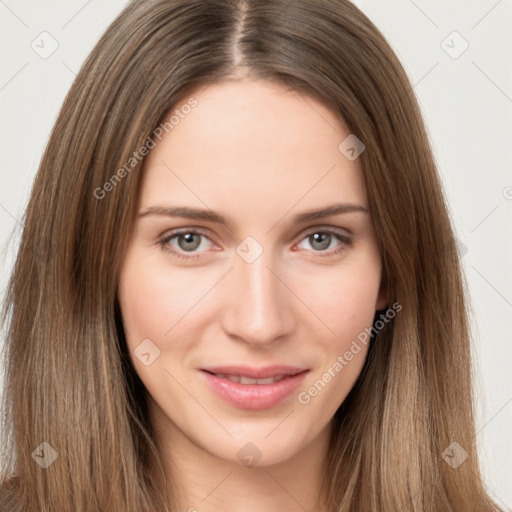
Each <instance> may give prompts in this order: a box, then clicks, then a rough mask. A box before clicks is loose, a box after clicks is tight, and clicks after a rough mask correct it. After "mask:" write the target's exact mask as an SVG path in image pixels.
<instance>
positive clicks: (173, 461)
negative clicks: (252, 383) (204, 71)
mask: <svg viewBox="0 0 512 512" xmlns="http://www.w3.org/2000/svg"><path fill="white" fill-rule="evenodd" d="M193 96H194V98H195V99H196V100H197V106H196V107H195V108H194V109H193V110H192V111H191V112H190V113H189V114H188V115H187V116H185V117H184V118H183V119H180V122H179V124H178V125H177V126H175V127H174V128H173V130H172V131H171V132H170V133H169V134H167V135H165V136H164V137H163V139H162V141H161V142H159V143H158V144H157V146H156V147H155V148H154V149H153V150H151V152H150V154H149V155H148V156H147V158H146V161H145V163H144V176H143V181H142V185H141V190H140V201H139V206H138V212H139V213H140V214H142V213H146V214H145V215H142V216H139V217H138V219H137V222H136V227H135V230H134V233H133V236H132V238H131V240H130V244H129V248H128V250H127V253H126V255H125V259H124V262H123V265H122V269H121V275H120V284H119V301H120V305H121V310H122V314H123V321H124V326H125V330H126V335H127V341H128V345H129V348H130V351H131V355H132V361H133V365H134V367H135V369H136V371H137V373H138V375H139V376H140V378H141V380H142V381H143V383H144V385H145V386H146V388H147V390H148V391H149V394H150V400H149V410H150V415H151V420H152V423H153V424H154V426H155V431H156V434H157V441H158V444H159V447H160V449H161V450H162V454H163V459H164V463H165V466H166V470H167V471H168V474H169V475H171V473H172V482H173V484H174V485H175V486H176V487H177V488H178V489H179V496H178V503H177V507H176V510H183V511H187V510H188V511H190V512H192V511H194V510H197V511H200V512H213V511H218V510H222V511H223V512H234V511H240V510H244V511H246V512H253V511H258V512H259V511H261V510H265V511H267V512H273V511H279V512H282V511H283V510H287V511H290V512H293V511H304V510H308V511H319V510H320V507H319V505H318V503H319V500H320V484H321V481H322V477H323V472H324V463H325V457H326V456H327V453H328V449H329V446H328V440H329V433H330V429H331V425H332V418H333V416H334V413H335V412H336V410H337V408H338V407H339V406H340V404H341V403H342V402H343V401H344V399H345V397H346V396H347V394H348V392H349V391H350V389H351V388H352V386H353V384H354V382H355V380H356V379H357V377H358V375H359V373H360V371H361V369H362V366H363V363H364V359H365V356H366V353H367V347H363V349H362V350H361V351H359V352H358V353H357V354H355V355H354V356H353V358H351V360H350V361H346V364H344V365H343V368H342V370H340V371H334V370H333V365H334V363H335V362H336V361H337V360H338V361H339V359H337V358H338V356H339V355H343V354H345V353H346V352H347V350H349V348H350V346H351V343H352V342H353V340H355V339H356V338H357V336H358V334H360V333H361V332H362V331H364V329H365V328H369V327H371V325H372V321H373V317H374V314H375V311H376V310H377V309H381V308H383V307H385V304H386V302H385V296H384V293H383V291H382V290H381V286H380V284H381V258H380V254H379V249H378V245H377V239H376V234H375V231H374V228H373V225H372V222H371V216H370V213H369V212H368V211H362V209H366V210H369V207H368V200H367V195H366V190H365V185H364V180H363V175H362V171H361V166H360V162H359V160H358V159H356V160H354V161H350V160H349V159H347V158H346V157H345V155H344V154H342V153H341V152H340V151H339V149H338V146H339V144H340V143H341V142H342V141H343V140H344V139H345V138H346V137H347V136H348V135H349V132H348V131H347V130H346V128H345V127H344V126H343V124H342V123H341V122H340V121H339V119H338V118H337V117H336V116H335V114H334V113H332V112H331V111H330V110H329V109H327V108H326V107H325V106H324V105H322V104H321V103H319V102H317V101H316V100H314V99H312V98H310V97H304V96H301V95H299V94H297V93H296V92H293V91H289V90H286V89H284V88H281V87H280V86H277V85H275V84H270V83H268V82H261V81H254V80H249V79H243V80H240V81H226V82H222V83H219V84H215V85H210V86H208V87H206V88H203V89H201V90H198V91H197V93H195V94H194V95H193ZM339 203H344V204H350V205H357V206H359V207H362V208H361V209H360V210H357V209H355V210H353V211H347V212H344V213H338V214H336V215H330V216H327V217H323V218H317V219H310V220H306V221H302V222H296V221H295V220H294V218H295V216H296V215H298V214H301V213H304V212H308V211H311V210H320V209H323V208H326V207H328V206H330V205H333V204H339ZM175 206H186V207H190V208H201V209H206V210H208V211H210V212H211V211H214V212H216V213H218V214H220V215H222V216H223V217H225V218H226V219H227V220H228V222H229V224H228V225H227V226H226V225H223V224H220V223H216V222H213V221H211V220H204V219H187V218H178V217H171V216H169V215H165V214H161V213H148V209H149V208H152V207H162V208H163V209H165V208H169V207H175ZM178 229H179V230H180V234H181V236H177V235H176V234H175V233H174V235H175V236H174V237H173V238H169V237H171V236H172V235H173V230H178ZM197 229H200V230H201V232H200V233H197ZM332 231H334V233H331V234H329V232H332ZM190 232H192V234H190V235H188V238H186V237H185V234H186V233H190ZM193 233H197V234H196V235H195V236H194V235H193ZM314 233H319V234H318V235H316V238H315V237H314V236H313V235H314ZM322 233H323V238H322ZM336 235H339V236H340V237H341V238H338V237H337V236H336ZM246 237H252V239H250V240H249V244H248V245H243V244H242V245H240V244H241V242H243V241H245V242H247V240H245V239H246ZM163 238H167V239H166V240H163V241H162V243H159V240H161V239H163ZM254 241H255V242H256V243H254ZM240 247H244V248H245V249H246V251H245V252H243V251H242V252H240V250H239V251H238V252H237V248H238V249H240ZM260 250H261V251H262V252H261V254H260V253H259V251H260ZM177 254H179V255H181V256H182V257H184V258H185V259H180V258H179V257H178V256H177ZM254 255H257V257H256V258H255V259H254V260H253V261H250V262H249V261H248V259H250V258H248V257H247V256H249V257H250V256H254ZM143 340H150V342H149V344H147V343H148V342H145V343H146V344H147V345H145V347H146V349H147V350H150V352H151V354H156V352H155V350H158V351H159V354H158V357H156V358H155V359H154V361H153V362H152V363H151V364H149V365H145V364H143V363H142V362H141V360H140V359H139V357H137V356H135V355H134V352H133V351H134V350H135V349H136V348H137V347H138V346H139V345H140V344H141V342H143ZM148 347H149V348H148ZM147 350H146V352H147ZM152 357H154V355H152ZM276 364H283V365H291V366H294V367H299V368H303V369H306V370H308V371H307V372H306V373H305V377H304V379H303V381H302V382H301V384H300V385H299V387H298V388H297V389H296V390H294V391H293V392H292V393H291V394H290V395H289V396H287V397H286V398H285V399H283V400H282V401H280V402H279V403H277V404H275V405H273V406H271V407H267V408H260V409H256V410H254V409H250V408H246V407H243V406H235V405H233V404H232V403H229V402H227V401H226V400H225V399H223V398H221V397H220V396H219V395H218V394H216V393H215V392H214V391H212V389H211V388H210V386H209V385H208V384H207V383H206V381H205V379H204V378H203V377H204V372H202V371H201V369H202V368H204V367H206V366H226V365H246V366H251V367H254V368H261V367H265V366H269V365H276ZM329 369H330V376H331V378H330V379H329V378H328V377H326V376H325V373H326V372H329ZM319 380H320V381H322V383H323V384H324V385H323V386H321V387H320V391H317V392H316V393H315V392H314V390H313V391H311V392H309V391H308V390H310V389H311V387H312V386H314V384H315V383H316V382H318V381H319ZM301 393H302V394H301ZM300 397H302V398H303V399H302V401H301V400H300ZM304 397H306V398H307V397H309V400H308V401H307V400H305V399H304ZM306 401H307V403H305V402H306ZM248 443H250V444H248ZM247 455H249V459H248V458H247ZM256 459H257V461H256V464H255V465H250V464H251V463H248V462H247V461H248V460H252V461H253V462H254V461H255V460H256ZM169 478H170V476H169Z"/></svg>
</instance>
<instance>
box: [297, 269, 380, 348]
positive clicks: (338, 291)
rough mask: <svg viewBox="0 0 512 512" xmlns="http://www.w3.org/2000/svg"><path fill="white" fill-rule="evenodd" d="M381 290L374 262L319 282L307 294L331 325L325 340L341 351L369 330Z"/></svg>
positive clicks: (378, 274) (337, 273) (314, 306)
mask: <svg viewBox="0 0 512 512" xmlns="http://www.w3.org/2000/svg"><path fill="white" fill-rule="evenodd" d="M379 289H380V265H379V264H378V261H377V262H376V261H374V260H373V259H371V260H367V261H366V262H361V264H357V265H347V266H345V267H343V268H340V269H339V270H337V271H335V272H332V273H331V274H329V275H326V276H325V277H323V278H321V279H316V280H315V281H314V284H313V285H312V286H311V285H310V287H309V290H308V292H307V294H306V295H305V296H306V297H307V299H308V304H310V305H311V309H312V310H313V311H314V312H315V313H316V314H317V315H318V316H319V317H320V318H321V319H322V320H323V322H324V323H325V324H326V325H327V326H328V328H329V329H328V333H329V334H330V335H328V336H327V338H326V341H327V344H328V345H329V346H332V345H338V348H340V347H342V346H344V345H345V344H346V343H349V344H350V341H351V340H352V339H353V338H355V337H357V335H358V334H359V333H360V332H361V331H363V330H364V329H365V328H366V327H370V326H371V325H372V322H373V318H374V315H375V310H376V304H377V300H378V296H379Z"/></svg>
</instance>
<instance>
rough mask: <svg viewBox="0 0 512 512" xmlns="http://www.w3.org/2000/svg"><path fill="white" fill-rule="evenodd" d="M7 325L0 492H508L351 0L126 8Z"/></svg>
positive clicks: (406, 156)
mask: <svg viewBox="0 0 512 512" xmlns="http://www.w3.org/2000/svg"><path fill="white" fill-rule="evenodd" d="M178 219H181V220H178ZM326 242H327V243H326ZM317 244H319V245H317ZM7 318H9V324H8V331H7V336H6V351H5V357H6V377H5V379H6V380H5V386H4V387H5V397H4V402H5V403H4V409H3V410H4V411H6V421H5V426H4V428H3V435H4V442H3V443H2V446H3V447H4V458H5V459H4V460H5V461H6V463H5V464H4V467H3V468H2V469H3V474H2V481H3V482H4V485H3V490H2V496H1V498H0V509H1V510H24V511H32V510H34V511H35V510H68V509H73V510H84V511H85V510H87V511H92V510H98V511H105V510H109V511H110V510H112V511H114V510H115V511H117V510H119V511H139V510H145V511H157V510H158V511H161V510H169V511H175V510H189V511H193V510H199V511H212V510H226V511H229V510H239V509H242V510H246V511H251V510H267V511H272V510H277V509H279V510H283V509H285V510H290V511H292V510H315V511H329V512H331V511H368V510H378V511H384V512H387V511H396V510H403V511H405V510H410V511H427V510H428V511H431V510H436V511H440V510H447V511H448V510H449V511H468V510H475V511H476V510H478V511H482V510H488V511H492V510H499V509H498V507H497V506H496V505H495V504H494V503H493V502H492V500H491V499H490V498H489V497H488V496H487V494H486V492H485V489H484V487H483V484H482V481H481V477H480V475H479V466H478V462H477V453H476V448H475V443H474V436H475V428H474V419H473V410H472V395H471V368H470V354H469V332H468V319H467V313H466V309H465V302H464V288H463V279H462V275H461V270H460V266H459V262H458V257H457V251H456V246H455V242H454V236H453V231H452V228H451V225H450V220H449V217H448V214H447V208H446V205H445V200H444V198H443V194H442V190H441V186H440V181H439V177H438V175H437V171H436V168H435V164H434V161H433V158H432V154H431V149H430V146H429V142H428V139H427V135H426V132H425V128H424V125H423V121H422V119H421V115H420V111H419V108H418V105H417V102H416V100H415V98H414V96H413V93H412V88H411V86H410V84H409V82H408V79H407V77H406V75H405V72H404V70H403V69H402V67H401V66H400V64H399V62H398V60H397V58H396V56H395V55H394V54H393V52H392V50H391V49H390V47H389V45H388V44H387V43H386V41H385V40H384V38H383V37H382V35H381V34H380V32H379V31H378V30H377V28H376V27H375V26H374V25H373V24H372V23H371V22H370V21H369V20H368V19H367V18H366V17H365V16H364V15H363V14H362V13H361V12H360V11H359V10H358V9H357V8H356V7H355V6H353V5H352V4H350V3H349V2H345V1H327V0H322V1H320V0H315V1H304V2H303V1H294V2H283V1H267V2H255V1H254V2H253V1H238V2H227V1H220V0H208V1H200V0H188V1H179V2H178V1H164V0H162V1H147V0H146V1H142V0H139V1H133V2H131V3H130V4H129V5H128V6H127V8H126V9H125V10H124V11H123V12H122V13H121V14H120V15H119V17H118V18H117V19H116V20H115V21H114V23H113V24H112V25H111V26H110V28H109V29H108V30H107V32H106V33H105V35H104V36H103V37H102V39H101V40H100V42H99V43H98V44H97V46H96V48H95V49H94V50H93V52H92V53H91V55H90V56H89V58H88V59H87V61H86V63H85V64H84V66H83V68H82V70H81V71H80V73H79V75H78V76H77V79H76V81H75V83H74V85H73V86H72V88H71V90H70V92H69V94H68V97H67V98H66V101H65V103H64V105H63V107H62V111H61V113H60V115H59V117H58V119H57V122H56V124H55V128H54V130H53V133H52V135H51V138H50V141H49V144H48V147H47V149H46V152H45V154H44V157H43V160H42V162H41V166H40V169H39V172H38V174H37V177H36V180H35V183H34V187H33V191H32V195H31V199H30V203H29V205H28V208H27V212H26V220H25V226H24V233H23V238H22V242H21V246H20V249H19V255H18V259H17V261H16V265H15V269H14V272H13V276H12V280H11V283H10V288H9V294H8V299H7V306H6V309H5V313H4V319H7Z"/></svg>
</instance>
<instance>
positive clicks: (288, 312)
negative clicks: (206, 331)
mask: <svg viewBox="0 0 512 512" xmlns="http://www.w3.org/2000/svg"><path fill="white" fill-rule="evenodd" d="M272 263H273V262H272V258H271V255H270V251H263V253H262V254H261V255H260V256H259V257H258V258H257V259H256V260H255V261H253V262H252V263H248V262H246V261H245V260H244V259H242V258H241V257H239V256H235V262H234V268H233V270H232V271H231V272H229V274H228V276H226V279H225V282H224V286H225V295H224V297H226V300H225V302H224V304H223V306H224V307H223V308H221V313H220V314H221V315H222V316H221V322H222V326H223V329H224V331H225V332H226V333H227V334H228V335H229V336H231V337H232V338H237V339H239V340H242V341H244V342H246V343H248V344H250V345H266V344H269V343H271V342H272V341H274V340H276V339H278V338H281V339H284V338H285V337H286V336H289V335H290V334H291V333H292V332H293V330H294V329H295V317H296V316H295V315H294V306H296V304H294V303H293V301H294V295H293V292H292V291H291V290H290V289H289V288H287V286H286V284H285V283H286V279H285V276H284V275H280V274H282V272H280V271H279V267H277V266H276V265H273V264H272ZM273 267H274V268H273Z"/></svg>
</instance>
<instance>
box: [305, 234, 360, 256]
mask: <svg viewBox="0 0 512 512" xmlns="http://www.w3.org/2000/svg"><path fill="white" fill-rule="evenodd" d="M304 242H308V243H309V244H310V246H311V247H312V248H313V252H319V253H322V254H321V256H332V255H334V254H338V253H340V252H341V251H343V250H344V249H345V248H346V247H347V246H351V245H352V240H351V239H350V238H349V237H348V236H346V235H345V234H343V233H341V232H339V231H338V230H334V229H321V228H316V229H314V230H311V231H309V232H308V233H306V238H303V240H302V242H301V243H304ZM336 242H338V243H337V244H336ZM333 244H334V247H335V248H334V250H326V249H329V248H331V249H332V248H333ZM323 253H325V254H323Z"/></svg>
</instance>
